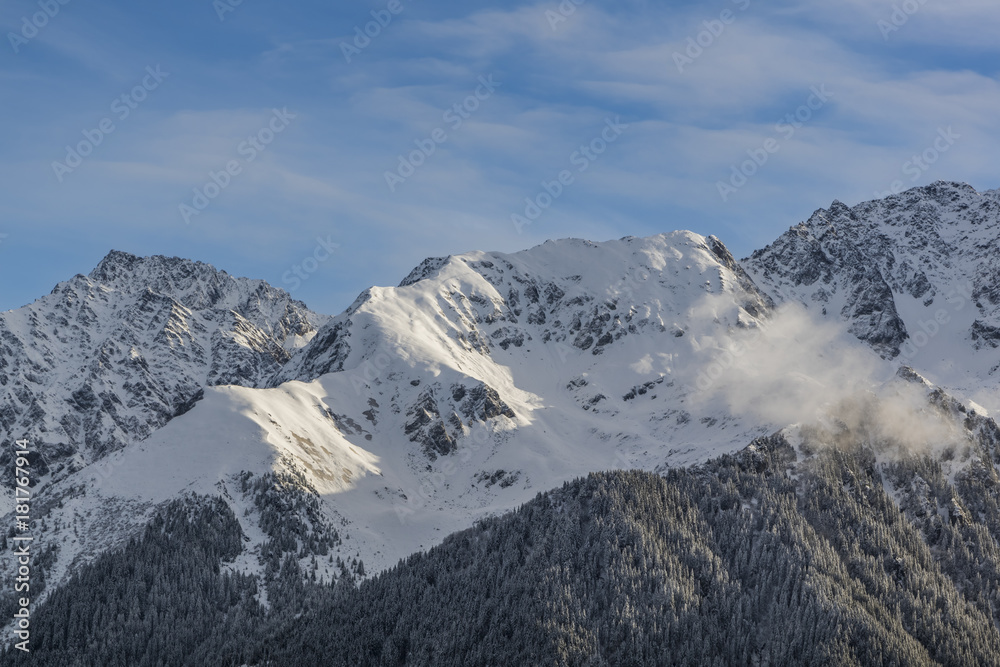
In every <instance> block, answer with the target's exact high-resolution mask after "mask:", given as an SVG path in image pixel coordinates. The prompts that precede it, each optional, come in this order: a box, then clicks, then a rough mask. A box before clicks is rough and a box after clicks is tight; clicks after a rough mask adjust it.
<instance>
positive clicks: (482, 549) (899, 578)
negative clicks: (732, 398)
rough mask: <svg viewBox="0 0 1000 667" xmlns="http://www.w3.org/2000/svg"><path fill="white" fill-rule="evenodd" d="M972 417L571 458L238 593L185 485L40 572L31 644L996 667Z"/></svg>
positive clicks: (992, 456)
mask: <svg viewBox="0 0 1000 667" xmlns="http://www.w3.org/2000/svg"><path fill="white" fill-rule="evenodd" d="M970 425H971V426H976V425H975V424H970ZM994 431H995V426H990V425H989V424H986V423H985V422H984V423H983V424H980V425H979V435H980V437H979V438H978V442H977V443H975V444H974V445H970V447H971V449H970V450H969V451H966V452H956V453H955V454H954V455H955V456H958V457H967V458H968V459H969V460H970V461H971V463H969V465H968V466H967V467H966V468H965V470H964V471H963V472H960V473H958V474H956V475H953V476H952V477H951V478H949V476H947V475H946V474H945V471H944V468H943V467H942V466H943V463H942V460H941V459H940V457H932V456H927V455H916V454H912V455H905V454H900V455H898V456H896V457H894V458H893V460H892V461H890V462H884V461H883V462H882V463H879V462H878V459H879V456H878V453H877V452H876V451H874V450H873V449H872V448H871V446H868V445H865V446H861V445H857V444H853V445H852V444H844V443H840V445H839V446H836V447H826V448H823V449H816V450H811V449H809V448H808V447H807V446H800V447H799V449H798V450H796V449H795V448H793V447H792V445H790V444H789V442H788V441H786V440H785V438H784V437H782V436H780V435H775V436H771V437H770V438H765V439H761V440H758V441H756V442H755V443H754V444H753V445H751V446H750V447H748V448H747V449H745V450H743V451H742V452H739V453H738V454H735V455H731V456H725V457H722V458H720V459H717V460H715V461H712V462H709V463H707V464H704V465H702V466H697V467H694V468H689V469H678V470H671V471H668V472H667V473H665V474H664V475H662V476H660V475H655V474H652V473H647V472H636V471H633V472H608V473H601V474H593V475H590V476H588V477H587V478H585V479H579V480H576V481H573V482H570V483H567V484H565V485H564V486H563V487H562V488H560V489H557V490H554V491H551V492H549V493H545V494H541V495H539V496H538V497H537V498H536V499H535V500H533V501H531V502H529V503H527V504H525V505H524V506H522V507H521V508H520V509H518V510H517V511H516V512H513V513H511V514H508V515H504V516H499V517H494V518H490V519H488V520H484V521H481V522H480V523H478V524H477V525H476V526H475V527H473V528H471V529H469V530H466V531H463V532H461V533H457V534H455V535H452V536H450V537H449V538H447V539H446V540H445V541H444V543H443V544H441V545H439V546H437V547H435V548H433V549H431V550H430V551H429V552H426V553H420V554H416V555H413V556H411V557H409V558H407V559H406V560H405V561H403V562H400V563H399V564H398V565H397V566H396V567H394V568H392V569H391V570H390V571H387V572H385V573H382V574H381V575H379V576H377V577H374V578H372V579H370V580H367V581H364V582H363V583H360V584H357V583H356V582H354V581H353V580H352V577H350V576H344V577H341V579H340V580H339V581H337V582H336V583H335V584H333V585H319V584H313V583H310V582H309V581H308V578H307V577H304V576H303V572H302V571H301V569H300V565H299V560H297V559H296V558H294V557H291V556H287V557H286V558H285V559H284V560H283V561H282V562H281V564H280V567H278V568H268V571H269V575H268V581H267V582H265V583H264V584H261V585H260V586H263V587H264V588H266V590H260V589H259V585H258V583H257V580H256V579H255V578H253V577H249V576H245V575H241V574H238V573H231V572H229V571H228V570H227V569H226V568H225V566H224V564H225V562H227V561H229V560H231V559H233V558H234V557H235V556H236V555H237V554H238V553H239V552H240V550H241V549H242V548H243V547H242V544H243V540H242V534H241V531H240V527H239V523H238V522H237V520H236V517H235V516H234V515H233V514H232V513H231V511H230V510H229V508H228V506H227V505H226V504H225V503H223V502H222V501H220V500H218V499H212V498H205V497H191V498H188V499H187V500H186V501H183V502H175V503H173V504H171V505H169V506H167V507H165V508H163V509H162V510H161V512H160V513H159V514H158V516H157V518H156V519H155V520H154V521H153V522H152V523H150V524H149V526H148V527H147V528H146V530H145V532H144V534H143V535H142V536H141V538H137V539H134V540H132V541H131V542H130V543H129V544H128V545H127V546H126V547H125V548H124V549H122V550H119V551H117V552H115V553H113V554H109V555H106V556H104V557H102V558H100V559H99V560H98V561H96V562H95V563H93V564H91V565H88V566H85V567H83V568H82V569H81V570H80V571H79V572H78V573H77V574H76V575H75V576H74V578H73V579H72V581H71V582H70V583H69V584H68V585H66V586H63V587H61V588H60V589H58V590H56V591H54V592H53V593H52V594H51V596H50V597H49V598H48V599H47V601H46V602H45V603H44V604H43V605H42V606H41V607H40V608H39V610H38V611H37V612H36V615H35V617H34V618H33V625H35V627H36V631H37V634H36V635H35V636H34V641H33V649H34V650H33V653H32V655H31V656H30V658H29V659H30V660H31V662H32V664H34V665H53V666H55V665H58V666H60V667H62V666H69V665H81V666H82V665H95V666H97V665H101V666H109V665H122V666H145V665H149V666H160V665H162V666H168V665H234V666H235V665H275V666H277V665H281V666H296V665H302V666H307V665H308V666H313V665H386V666H389V665H391V666H398V665H435V666H440V665H456V666H459V665H461V666H463V667H464V666H469V665H588V666H598V665H609V666H610V665H635V666H640V665H643V666H645V665H649V666H654V665H720V666H721V665H935V664H943V665H997V664H1000V629H998V620H1000V548H998V544H1000V507H998V502H1000V482H998V478H997V472H996V471H997V468H996V465H995V464H996V463H1000V456H998V452H1000V449H998V447H997V442H998V441H1000V438H998V437H997V435H998V434H997V433H995V432H994ZM882 458H884V457H882ZM894 498H895V499H894ZM17 653H18V652H16V651H8V652H7V653H6V654H5V655H4V656H3V659H2V661H0V662H2V664H4V665H15V664H23V663H25V658H24V657H22V655H17Z"/></svg>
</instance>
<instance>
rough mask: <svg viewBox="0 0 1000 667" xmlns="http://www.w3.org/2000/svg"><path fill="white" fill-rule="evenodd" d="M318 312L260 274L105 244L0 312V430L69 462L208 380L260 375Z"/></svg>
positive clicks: (148, 420) (148, 424)
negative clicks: (90, 260)
mask: <svg viewBox="0 0 1000 667" xmlns="http://www.w3.org/2000/svg"><path fill="white" fill-rule="evenodd" d="M327 319H328V318H327V317H325V316H322V315H317V314H315V313H312V312H311V311H309V310H308V309H307V308H306V307H305V305H304V304H302V303H300V302H298V301H294V300H292V299H291V298H290V297H289V295H288V294H287V293H285V292H284V291H282V290H278V289H275V288H273V287H271V286H270V285H268V284H267V283H265V282H263V281H261V280H248V279H246V278H233V277H232V276H230V275H228V274H227V273H225V272H224V271H217V270H216V269H214V268H212V267H211V266H209V265H207V264H202V263H200V262H192V261H189V260H183V259H177V258H167V257H148V258H144V259H143V258H139V257H135V256H134V255H129V254H127V253H123V252H117V251H115V252H111V253H110V254H109V255H108V256H107V257H105V258H104V259H103V260H102V261H101V263H100V264H99V265H98V266H97V268H95V269H94V270H93V271H92V272H91V273H90V275H89V276H84V275H77V276H75V277H74V278H72V279H70V280H68V281H66V282H64V283H60V284H59V285H57V286H56V287H55V289H53V290H52V292H51V293H50V294H49V295H48V296H45V297H42V298H41V299H38V300H37V301H35V302H34V303H32V304H30V305H27V306H24V307H23V308H19V309H17V310H12V311H8V312H5V313H0V439H2V440H3V441H4V442H6V441H8V440H13V439H21V438H27V439H29V440H31V442H32V443H33V447H34V451H35V452H36V453H38V454H41V455H42V456H41V458H38V459H36V460H35V465H36V466H39V467H40V469H41V470H42V471H48V469H49V467H51V468H52V472H58V471H62V470H63V468H64V466H68V467H67V468H66V471H71V470H75V469H77V468H79V467H80V466H81V465H83V464H86V463H89V462H91V461H94V460H97V459H99V458H100V457H101V456H102V455H104V454H106V453H108V452H111V451H114V450H117V449H120V448H121V447H124V446H125V445H127V444H129V443H132V442H137V441H139V440H142V439H144V438H146V437H148V436H149V435H150V433H152V432H153V431H155V430H156V429H157V428H159V427H161V426H163V425H164V424H166V423H167V422H168V421H170V419H172V418H173V417H175V416H177V415H178V414H180V413H182V412H184V411H186V410H187V409H189V408H190V407H191V405H193V403H194V402H195V401H196V400H197V399H198V398H199V397H200V396H201V394H202V391H203V390H204V388H205V387H209V386H215V385H223V384H238V385H242V386H250V387H252V386H256V385H258V384H260V383H261V382H264V381H266V380H268V379H269V378H270V377H271V376H272V375H274V373H275V372H276V371H277V370H278V369H279V368H280V367H281V366H282V365H283V364H284V363H285V362H286V361H287V360H288V358H289V355H290V354H291V353H292V352H293V351H294V350H295V348H297V347H300V346H301V345H304V344H305V343H306V342H307V341H308V340H309V338H310V337H311V336H312V335H313V334H315V331H316V328H317V327H318V326H321V325H322V324H324V323H325V322H326V320H327ZM7 454H8V452H4V455H7ZM66 471H64V472H66ZM36 472H37V471H36Z"/></svg>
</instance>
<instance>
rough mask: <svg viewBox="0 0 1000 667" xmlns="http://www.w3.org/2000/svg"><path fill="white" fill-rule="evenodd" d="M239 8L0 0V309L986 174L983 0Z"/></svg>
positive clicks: (987, 70) (767, 233) (851, 198)
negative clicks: (217, 271) (159, 280)
mask: <svg viewBox="0 0 1000 667" xmlns="http://www.w3.org/2000/svg"><path fill="white" fill-rule="evenodd" d="M237 1H238V0H217V1H216V2H214V3H213V0H196V1H190V0H176V1H174V2H171V3H153V2H141V3H135V2H129V3H126V2H119V1H117V0H109V1H106V2H103V3H101V4H100V5H96V4H94V3H86V2H83V1H82V0H68V1H67V2H66V4H61V3H60V2H59V0H34V1H28V0H13V1H11V2H6V3H4V4H3V6H2V8H0V26H2V28H3V32H4V35H5V39H4V43H3V44H2V45H0V87H2V91H3V100H4V104H3V105H0V120H2V123H3V128H4V132H3V134H4V141H3V142H2V143H0V188H2V190H3V197H2V198H0V234H3V236H0V281H2V284H3V289H2V290H0V310H2V309H9V308H15V307H18V306H21V305H23V304H25V303H27V302H30V301H32V300H33V299H35V298H37V297H38V296H41V295H42V294H45V293H47V292H48V291H50V290H51V289H52V287H53V286H54V285H55V284H56V283H57V282H59V281H60V280H64V279H67V278H69V277H71V276H72V275H74V274H76V273H87V272H89V271H90V270H91V269H92V268H93V267H94V266H95V265H96V264H97V262H98V261H100V259H101V258H102V257H103V256H104V255H105V254H106V253H107V252H108V251H109V250H111V249H118V250H125V251H128V252H132V253H136V254H140V255H150V254H166V255H178V256H183V257H189V258H192V259H198V260H202V261H206V262H209V263H211V264H213V265H215V266H217V267H219V268H222V269H225V270H227V271H229V272H230V273H233V274H237V275H246V276H250V277H255V278H264V279H266V280H268V281H269V282H271V283H272V284H274V285H276V286H278V287H284V288H285V289H289V290H290V291H292V293H293V295H294V296H295V297H297V298H300V299H302V300H304V301H305V302H306V303H307V304H309V305H310V307H312V308H313V309H315V310H318V311H321V312H327V313H331V314H333V313H337V312H340V311H341V310H342V309H343V308H345V307H346V306H348V305H349V304H350V302H351V301H352V300H353V299H354V298H355V296H357V294H358V293H359V292H360V291H361V290H363V289H364V288H365V287H367V286H369V285H372V284H379V285H388V284H396V283H398V282H399V280H400V279H402V278H403V277H404V276H405V275H406V274H407V273H408V271H409V270H410V269H411V268H412V267H413V266H415V265H416V264H418V263H419V262H420V261H421V260H422V259H423V258H424V257H427V256H440V255H446V254H449V253H459V252H464V251H468V250H473V249H483V250H502V251H516V250H519V249H522V248H526V247H530V246H532V245H535V244H537V243H540V242H542V241H544V240H545V239H547V238H560V237H568V236H574V237H584V238H589V239H592V240H606V239H611V238H619V237H622V236H626V235H635V236H646V235H650V234H655V233H659V232H666V231H671V230H674V229H691V230H694V231H696V232H699V233H703V234H716V235H717V236H719V237H720V238H722V240H723V241H724V242H725V243H726V244H727V245H729V246H730V248H731V249H732V250H733V252H734V254H736V255H737V256H745V255H746V254H748V253H749V252H750V251H752V250H753V249H754V248H757V247H760V246H763V245H765V244H766V243H768V242H769V241H771V240H773V239H774V238H775V237H776V236H777V235H778V234H780V233H781V232H782V231H784V230H785V229H786V228H787V227H789V226H790V225H793V224H796V223H797V222H799V221H800V220H802V219H804V218H806V217H808V216H809V214H810V213H811V212H812V211H813V210H815V209H816V208H819V207H821V206H827V205H829V203H830V202H831V201H832V200H834V199H839V200H841V201H844V202H846V203H849V204H851V203H856V202H859V201H863V200H866V199H872V198H874V196H875V194H876V192H883V191H887V190H889V189H890V188H892V187H893V184H894V182H896V185H897V187H898V186H902V187H912V186H916V185H922V184H925V183H929V182H932V181H935V180H939V179H944V180H956V181H965V182H968V183H971V184H972V185H973V186H975V187H976V188H978V189H980V190H984V189H992V188H996V187H1000V177H998V166H997V165H998V162H997V157H996V156H997V155H1000V131H998V130H1000V113H998V111H1000V85H998V74H1000V65H998V63H1000V60H998V58H997V55H998V51H1000V48H998V46H997V40H996V35H997V34H998V33H1000V7H998V6H997V5H996V3H995V0H953V1H949V2H945V1H944V0H923V2H921V1H920V0H908V1H907V2H906V3H900V2H893V1H891V0H846V1H844V2H838V3H819V2H798V1H794V0H776V1H774V2H767V3H765V2H763V1H762V0H716V1H713V2H707V3H705V2H701V3H693V2H674V3H669V4H665V3H650V2H644V1H641V0H624V1H622V2H617V3H610V2H599V1H598V0H583V1H582V2H580V4H576V3H575V2H574V1H573V0H565V2H562V3H561V4H560V2H557V1H556V0H548V1H542V2H527V3H498V2H488V1H485V2H484V1H480V2H474V3H467V4H460V3H443V2H434V1H433V0H398V3H397V2H390V1H389V0H379V1H376V2H346V3H319V2H308V1H307V2H298V3H292V4H281V5H279V4H277V3H265V2H262V1H261V0H242V2H239V4H233V3H235V2H237ZM46 8H47V10H48V13H49V14H51V16H47V15H45V14H44V11H45V10H46ZM393 10H395V13H393ZM373 12H374V14H373ZM377 20H381V22H382V23H383V24H384V25H380V24H378V23H371V22H373V21H377ZM880 22H881V23H880ZM39 25H41V27H38V26H39ZM366 29H367V30H368V32H369V33H371V34H373V35H374V37H370V38H369V37H366V38H360V37H358V34H359V33H361V34H363V33H364V31H365V30H366ZM356 38H357V41H355V39H356ZM365 39H367V40H368V41H365ZM699 42H700V44H699ZM345 45H346V46H345ZM692 45H693V46H692ZM483 82H485V83H483ZM123 96H124V97H123ZM456 105H458V106H457V108H456ZM796 114H797V115H798V118H796ZM789 115H790V120H791V121H793V122H789ZM67 147H69V148H70V149H71V151H68V150H67ZM432 148H433V152H432V151H431V149H432ZM414 151H416V152H414ZM82 153H87V155H85V156H84V155H82ZM921 155H925V156H926V157H930V158H933V160H927V161H925V160H924V159H920V160H918V161H914V160H913V159H912V158H913V157H914V156H918V157H919V156H921ZM77 156H79V157H77ZM400 156H402V159H403V160H404V161H405V164H402V165H401V163H400V159H401V157H400ZM755 158H756V160H757V163H758V164H755V163H753V162H748V160H753V159H755ZM55 163H58V164H55ZM734 169H735V170H736V171H737V172H739V171H740V170H741V169H742V171H743V174H738V175H735V176H734ZM227 170H228V171H227ZM387 172H388V173H390V174H393V175H394V176H390V177H388V178H387V175H386V174H387ZM747 173H750V174H751V175H750V176H749V177H746V176H745V175H746V174H747ZM213 175H214V176H213ZM560 177H562V178H563V182H562V183H560ZM213 178H214V183H213ZM744 179H745V182H744ZM720 182H722V183H726V184H727V187H723V188H720ZM546 186H547V187H546ZM206 190H207V192H206ZM720 190H721V192H720ZM196 191H197V192H196ZM198 193H200V194H198ZM207 195H212V196H211V197H209V196H207ZM201 197H204V198H201ZM526 198H528V199H530V200H533V203H534V206H536V207H538V208H532V206H530V205H529V204H528V203H527V202H526V201H525V200H526ZM185 207H188V208H185ZM513 215H516V216H520V217H519V218H516V219H513V220H512V216H513ZM518 220H519V221H520V224H515V223H516V221H518ZM317 258H319V260H322V261H318V260H317ZM295 267H299V268H298V275H296V273H295Z"/></svg>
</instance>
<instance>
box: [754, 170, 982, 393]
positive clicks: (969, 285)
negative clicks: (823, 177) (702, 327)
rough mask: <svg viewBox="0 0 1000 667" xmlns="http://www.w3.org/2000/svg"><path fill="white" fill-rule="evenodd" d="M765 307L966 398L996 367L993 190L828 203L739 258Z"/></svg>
mask: <svg viewBox="0 0 1000 667" xmlns="http://www.w3.org/2000/svg"><path fill="white" fill-rule="evenodd" d="M743 265H744V266H745V267H746V270H747V272H748V273H749V274H750V275H751V276H752V277H753V279H754V280H755V281H756V282H757V284H758V285H760V286H761V288H762V289H763V290H764V291H765V292H767V293H768V294H769V295H771V296H772V297H773V298H774V299H775V301H777V302H779V303H780V302H784V301H789V300H790V301H796V302H799V303H802V304H803V305H805V306H806V307H807V308H808V309H809V310H810V311H812V312H813V313H815V314H816V315H818V316H821V317H825V318H830V319H832V320H835V321H843V322H845V323H846V325H847V326H849V328H850V331H851V333H853V334H854V335H856V336H857V337H858V338H859V339H861V340H862V341H865V342H867V343H868V344H869V345H871V346H872V347H873V348H874V349H876V350H877V351H878V352H879V353H881V354H882V355H883V356H885V357H886V358H896V359H898V360H899V361H900V362H902V363H908V364H911V365H914V366H919V367H920V368H921V372H923V373H924V374H925V375H927V376H928V377H929V378H931V379H933V380H934V381H935V382H939V383H943V384H946V385H951V386H956V387H960V388H962V389H963V390H966V391H970V392H973V393H974V392H975V391H976V388H977V387H978V386H979V385H981V384H982V383H984V382H988V381H989V380H990V379H991V378H995V376H996V373H997V371H998V370H1000V190H992V191H988V192H983V193H980V192H977V191H976V190H975V189H973V188H972V187H971V186H969V185H966V184H961V183H948V182H937V183H934V184H932V185H928V186H926V187H920V188H914V189H912V190H907V191H905V192H902V193H900V194H896V195H891V196H889V197H887V198H885V199H882V200H877V201H869V202H864V203H861V204H858V205H857V206H854V207H848V206H846V205H845V204H843V203H841V202H839V201H835V202H834V203H833V205H831V206H830V208H829V209H820V210H818V211H816V213H814V214H813V215H812V217H810V218H809V220H807V221H806V222H803V223H801V224H799V225H797V226H795V227H792V228H791V229H789V230H788V232H786V233H785V234H783V235H782V236H781V237H780V238H778V239H777V240H776V241H775V242H774V243H772V244H771V245H769V246H767V247H766V248H763V249H761V250H758V251H756V252H755V253H753V255H752V256H751V257H749V258H748V259H746V260H743Z"/></svg>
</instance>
